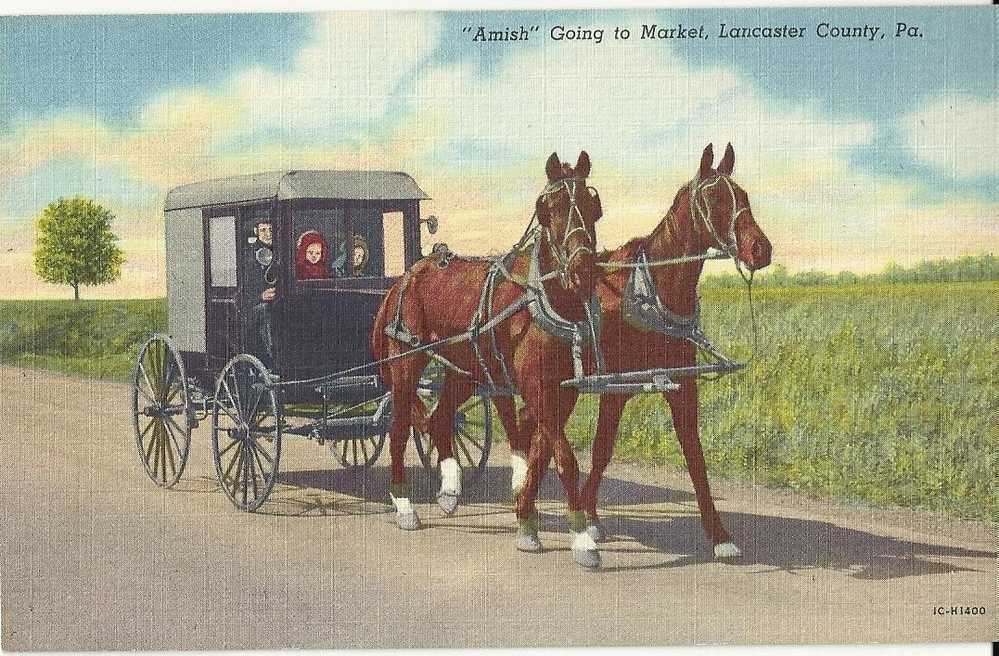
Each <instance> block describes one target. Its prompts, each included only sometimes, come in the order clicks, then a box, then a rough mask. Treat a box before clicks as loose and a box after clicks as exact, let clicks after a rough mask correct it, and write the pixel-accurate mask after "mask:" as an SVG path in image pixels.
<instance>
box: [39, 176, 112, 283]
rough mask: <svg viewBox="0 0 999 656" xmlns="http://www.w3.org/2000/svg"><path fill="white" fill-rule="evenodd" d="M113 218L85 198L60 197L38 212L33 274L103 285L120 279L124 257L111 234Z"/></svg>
mask: <svg viewBox="0 0 999 656" xmlns="http://www.w3.org/2000/svg"><path fill="white" fill-rule="evenodd" d="M113 220H114V215H113V214H111V212H110V211H109V210H107V209H106V208H104V207H102V206H101V205H99V204H97V203H95V202H94V201H92V200H90V199H89V198H82V197H79V196H76V197H73V198H69V199H66V198H60V199H59V200H57V201H55V202H54V203H49V205H48V206H47V207H46V208H45V209H44V210H43V211H42V214H41V216H39V217H38V220H37V223H36V226H37V234H38V239H37V242H36V245H35V273H36V274H38V277H39V278H41V279H42V280H44V281H45V282H51V283H56V284H64V285H69V286H70V287H72V288H73V298H74V299H76V300H80V285H105V284H107V283H110V282H114V281H115V280H117V279H118V277H119V276H121V265H122V264H123V263H124V261H125V256H124V254H123V253H122V252H121V249H120V248H118V244H117V241H118V237H117V236H115V234H114V233H113V232H111V221H113Z"/></svg>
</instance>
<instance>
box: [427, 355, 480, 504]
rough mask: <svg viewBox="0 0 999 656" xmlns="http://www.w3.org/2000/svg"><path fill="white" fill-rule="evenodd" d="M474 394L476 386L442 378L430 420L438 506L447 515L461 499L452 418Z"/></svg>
mask: <svg viewBox="0 0 999 656" xmlns="http://www.w3.org/2000/svg"><path fill="white" fill-rule="evenodd" d="M474 391H475V384H474V383H472V382H471V381H469V380H467V379H466V378H464V377H461V376H460V375H459V374H456V373H454V372H450V371H449V372H448V373H447V374H446V375H445V376H444V383H443V386H442V388H441V395H440V399H439V400H438V401H437V407H436V408H434V412H433V415H431V417H430V438H431V439H432V440H433V443H434V447H435V448H436V449H437V461H438V463H439V467H440V472H441V488H440V491H439V492H438V493H437V504H438V505H439V506H440V507H441V510H443V511H444V512H445V513H447V514H448V515H450V514H451V513H453V512H454V511H455V510H456V509H457V507H458V499H459V498H460V497H461V468H460V467H459V466H458V461H457V460H455V457H454V449H453V444H454V443H453V438H454V418H455V414H456V413H457V410H458V407H459V406H460V405H461V404H462V403H464V402H465V401H467V400H468V399H469V397H470V396H472V393H473V392H474Z"/></svg>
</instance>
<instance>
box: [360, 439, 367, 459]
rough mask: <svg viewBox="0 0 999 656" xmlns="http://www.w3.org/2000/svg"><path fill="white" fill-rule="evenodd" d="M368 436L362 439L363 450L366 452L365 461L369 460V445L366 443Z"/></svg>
mask: <svg viewBox="0 0 999 656" xmlns="http://www.w3.org/2000/svg"><path fill="white" fill-rule="evenodd" d="M367 439H368V438H363V439H362V440H361V451H362V452H363V453H364V462H367V461H368V445H367V444H366V442H367Z"/></svg>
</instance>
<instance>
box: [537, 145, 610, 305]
mask: <svg viewBox="0 0 999 656" xmlns="http://www.w3.org/2000/svg"><path fill="white" fill-rule="evenodd" d="M545 173H546V174H547V176H548V184H547V185H546V186H545V189H544V191H543V192H541V195H540V196H539V197H538V201H537V206H536V211H537V217H538V223H539V224H540V225H541V229H542V237H543V239H544V241H545V242H546V243H547V244H548V250H549V253H550V255H551V257H552V259H553V260H554V265H555V267H556V270H557V272H558V276H559V280H560V282H561V283H562V286H563V287H564V288H565V289H566V290H568V291H570V292H573V293H575V294H578V295H579V296H581V297H584V298H586V297H589V295H590V294H592V293H593V285H594V266H595V256H594V250H595V248H596V243H597V238H596V230H595V227H594V224H595V223H596V222H597V220H598V219H599V218H600V216H601V214H602V209H601V206H600V196H599V195H598V194H597V191H596V189H594V188H592V187H589V186H587V184H586V177H587V176H588V175H589V174H590V156H589V155H587V154H586V151H582V152H581V153H580V154H579V159H578V160H577V161H576V165H575V166H570V165H569V164H567V163H565V162H562V161H561V160H559V157H558V155H557V154H556V153H552V154H551V157H549V158H548V162H547V164H546V165H545Z"/></svg>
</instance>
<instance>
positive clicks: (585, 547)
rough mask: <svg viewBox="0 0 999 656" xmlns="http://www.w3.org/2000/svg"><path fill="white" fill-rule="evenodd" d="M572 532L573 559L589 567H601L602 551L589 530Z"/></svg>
mask: <svg viewBox="0 0 999 656" xmlns="http://www.w3.org/2000/svg"><path fill="white" fill-rule="evenodd" d="M571 533H572V559H573V560H575V561H576V563H577V564H579V565H582V566H583V567H585V568H587V569H597V568H599V567H600V551H599V550H598V549H597V544H596V542H594V540H593V536H591V535H590V533H589V531H580V532H579V533H575V532H571Z"/></svg>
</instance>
